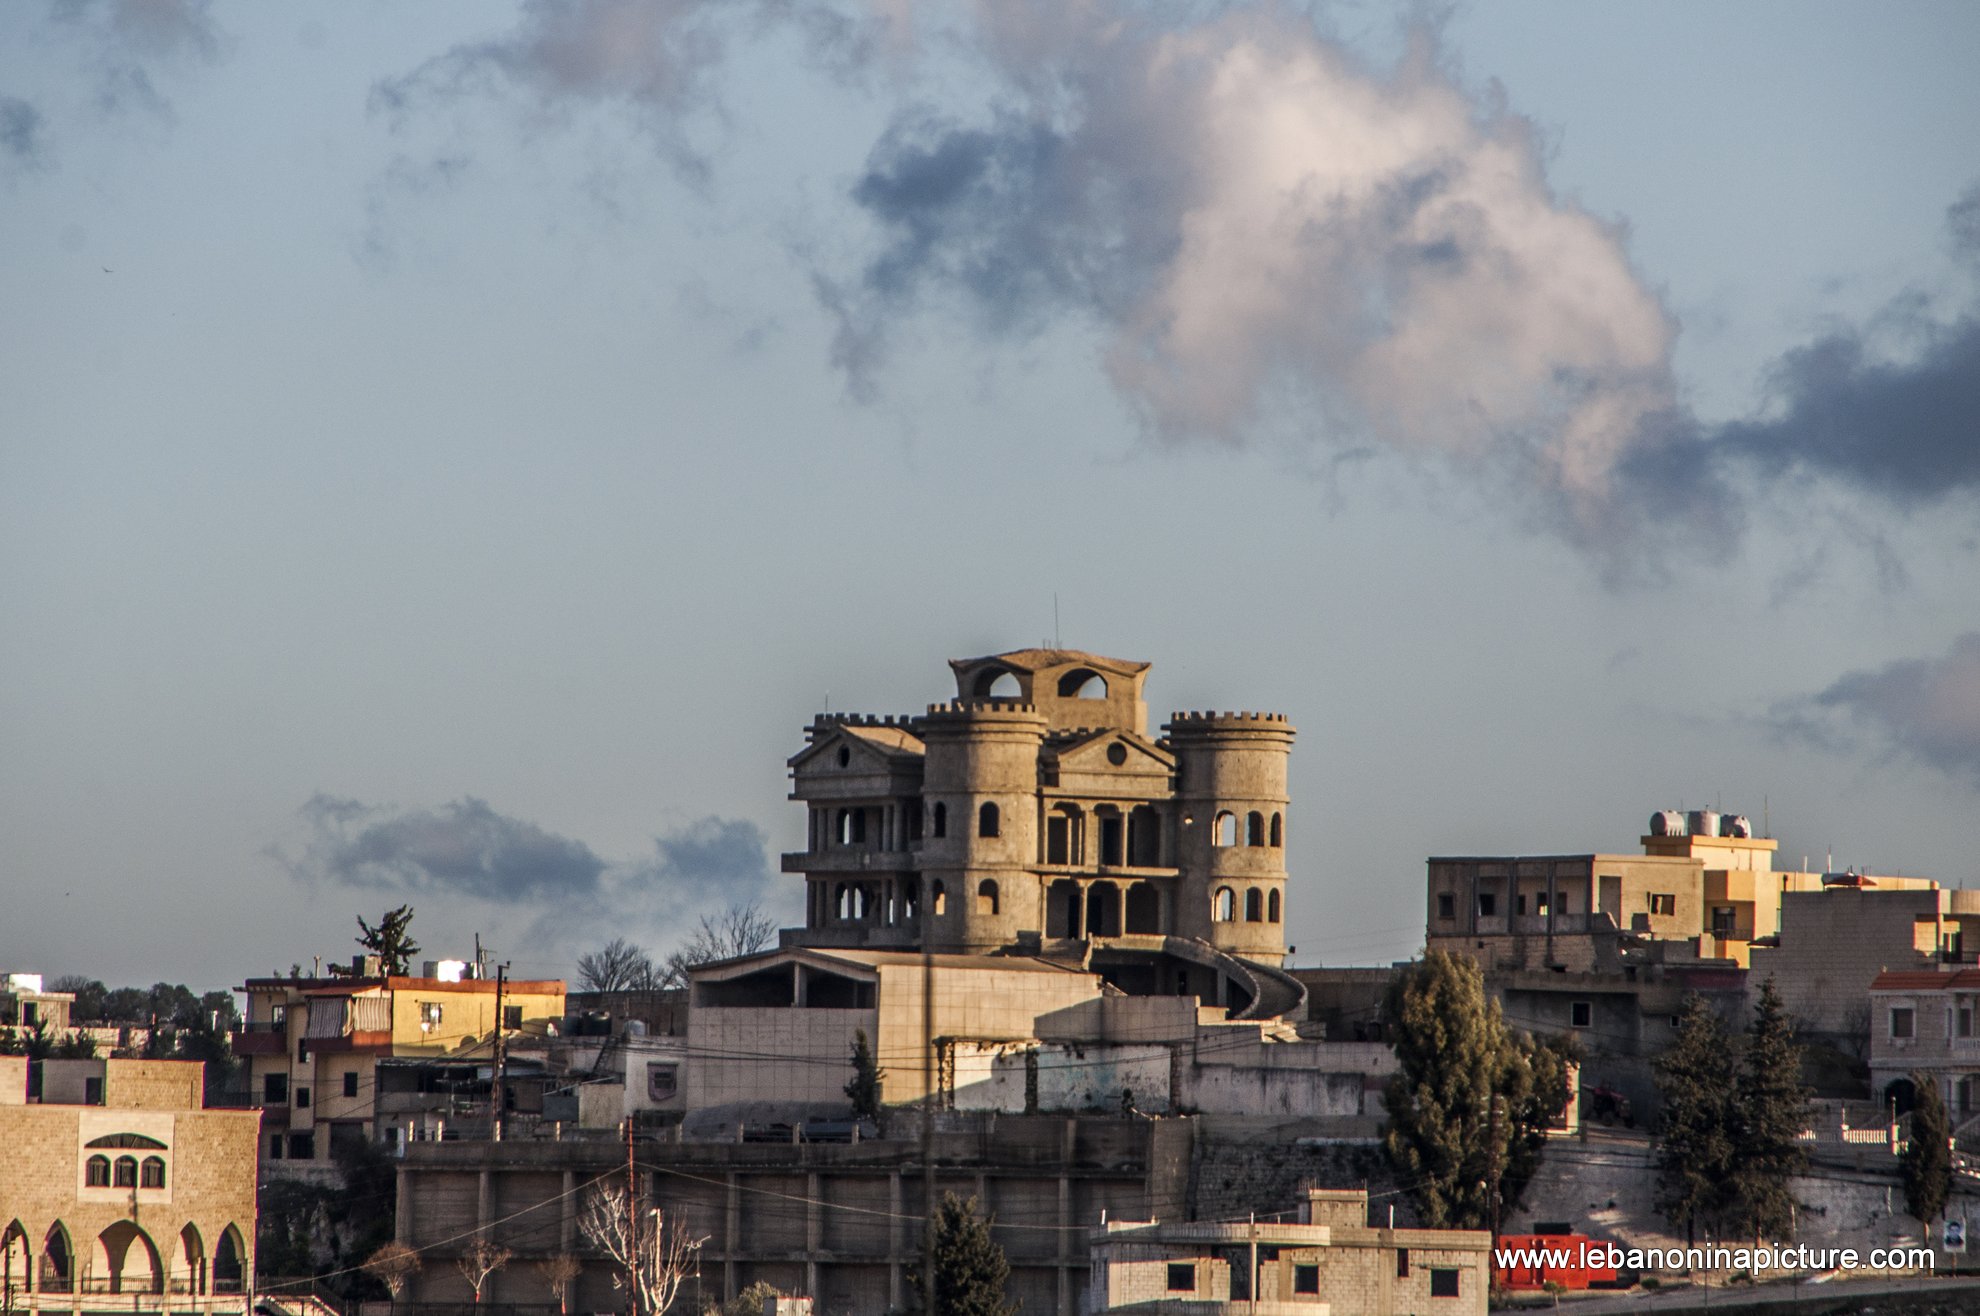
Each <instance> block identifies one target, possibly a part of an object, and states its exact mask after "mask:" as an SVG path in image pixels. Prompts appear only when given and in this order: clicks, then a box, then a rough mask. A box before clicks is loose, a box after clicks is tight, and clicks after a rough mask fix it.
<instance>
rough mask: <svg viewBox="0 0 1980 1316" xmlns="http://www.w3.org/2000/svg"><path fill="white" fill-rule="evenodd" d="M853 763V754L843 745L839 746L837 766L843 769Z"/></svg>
mask: <svg viewBox="0 0 1980 1316" xmlns="http://www.w3.org/2000/svg"><path fill="white" fill-rule="evenodd" d="M852 761H853V752H852V751H851V750H850V749H847V748H846V747H845V746H844V745H841V746H839V766H840V767H842V768H843V767H845V766H846V765H847V764H849V763H851V762H852Z"/></svg>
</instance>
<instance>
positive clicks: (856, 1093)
mask: <svg viewBox="0 0 1980 1316" xmlns="http://www.w3.org/2000/svg"><path fill="white" fill-rule="evenodd" d="M852 1067H853V1075H852V1080H851V1081H850V1082H848V1083H847V1084H846V1099H847V1100H849V1101H851V1102H852V1107H853V1118H854V1119H870V1120H877V1119H879V1118H880V1086H881V1082H882V1081H883V1080H884V1079H885V1078H886V1077H887V1071H886V1070H884V1069H882V1068H880V1065H879V1063H878V1062H877V1061H876V1060H874V1058H873V1047H872V1044H871V1043H869V1042H868V1041H867V1040H866V1030H865V1029H864V1028H861V1029H858V1030H856V1031H855V1032H854V1033H853V1046H852Z"/></svg>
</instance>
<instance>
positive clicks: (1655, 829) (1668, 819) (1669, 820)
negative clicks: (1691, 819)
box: [1650, 809, 1684, 836]
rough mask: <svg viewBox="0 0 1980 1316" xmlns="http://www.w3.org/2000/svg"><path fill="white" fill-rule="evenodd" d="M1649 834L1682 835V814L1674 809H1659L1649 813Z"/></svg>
mask: <svg viewBox="0 0 1980 1316" xmlns="http://www.w3.org/2000/svg"><path fill="white" fill-rule="evenodd" d="M1650 835H1652V836H1683V835H1684V815H1683V814H1681V813H1679V812H1678V811H1677V810H1676V809H1659V810H1657V812H1655V813H1653V814H1651V815H1650Z"/></svg>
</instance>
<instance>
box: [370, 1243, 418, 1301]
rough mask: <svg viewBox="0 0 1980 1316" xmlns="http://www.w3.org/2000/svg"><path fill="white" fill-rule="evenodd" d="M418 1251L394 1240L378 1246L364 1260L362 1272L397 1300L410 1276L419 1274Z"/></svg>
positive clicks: (410, 1280) (404, 1289)
mask: <svg viewBox="0 0 1980 1316" xmlns="http://www.w3.org/2000/svg"><path fill="white" fill-rule="evenodd" d="M419 1269H420V1260H419V1253H417V1252H415V1251H413V1250H412V1249H411V1248H409V1247H407V1246H406V1245H405V1244H404V1243H400V1242H397V1241H396V1240H395V1241H393V1242H390V1243H387V1244H385V1245H384V1246H383V1247H380V1248H379V1249H378V1250H377V1251H376V1252H373V1253H372V1254H371V1255H370V1256H369V1257H367V1258H365V1261H364V1273H365V1274H367V1275H369V1276H371V1277H372V1278H373V1279H375V1280H377V1281H378V1282H379V1283H380V1284H383V1285H384V1286H385V1289H386V1292H388V1293H390V1294H391V1295H392V1301H394V1302H397V1301H398V1300H399V1295H400V1294H402V1293H404V1292H405V1291H406V1285H407V1284H409V1283H411V1282H412V1277H413V1276H414V1275H417V1274H419Z"/></svg>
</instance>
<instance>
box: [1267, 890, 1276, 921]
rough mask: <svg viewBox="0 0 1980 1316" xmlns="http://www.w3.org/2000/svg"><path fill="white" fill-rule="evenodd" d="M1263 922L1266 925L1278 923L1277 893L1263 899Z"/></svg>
mask: <svg viewBox="0 0 1980 1316" xmlns="http://www.w3.org/2000/svg"><path fill="white" fill-rule="evenodd" d="M1265 921H1266V922H1267V923H1277V922H1278V921H1279V893H1278V892H1277V891H1274V892H1272V894H1271V895H1269V896H1266V897H1265Z"/></svg>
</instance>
